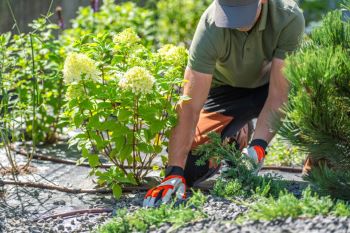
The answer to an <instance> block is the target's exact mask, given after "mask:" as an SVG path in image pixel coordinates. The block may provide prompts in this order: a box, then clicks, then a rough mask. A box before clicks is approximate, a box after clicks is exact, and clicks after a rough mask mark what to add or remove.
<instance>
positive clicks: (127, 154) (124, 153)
mask: <svg viewBox="0 0 350 233" xmlns="http://www.w3.org/2000/svg"><path fill="white" fill-rule="evenodd" d="M131 153H132V145H130V144H125V145H124V147H123V148H122V149H121V150H120V152H119V159H120V161H122V162H124V161H125V160H126V159H129V158H131Z"/></svg>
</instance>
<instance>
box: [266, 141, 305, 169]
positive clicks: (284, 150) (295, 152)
mask: <svg viewBox="0 0 350 233" xmlns="http://www.w3.org/2000/svg"><path fill="white" fill-rule="evenodd" d="M305 158H306V154H305V152H303V151H302V150H300V149H299V148H298V147H297V146H294V145H292V144H291V143H290V142H288V141H287V140H285V139H283V138H282V137H281V136H280V135H276V136H275V138H274V139H273V140H272V142H271V143H270V145H269V147H268V151H267V155H266V157H265V161H264V165H267V166H268V165H278V166H291V167H293V166H298V167H300V166H302V165H303V163H304V160H305Z"/></svg>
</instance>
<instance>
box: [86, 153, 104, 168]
mask: <svg viewBox="0 0 350 233" xmlns="http://www.w3.org/2000/svg"><path fill="white" fill-rule="evenodd" d="M82 155H83V158H87V159H88V162H89V165H90V167H93V168H94V167H97V166H98V165H100V164H101V163H100V160H99V158H98V155H96V154H90V153H89V151H88V149H86V148H83V149H82Z"/></svg>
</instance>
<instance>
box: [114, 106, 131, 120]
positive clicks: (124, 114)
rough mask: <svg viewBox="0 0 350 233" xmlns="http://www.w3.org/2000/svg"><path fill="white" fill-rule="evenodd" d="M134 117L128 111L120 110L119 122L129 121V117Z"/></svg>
mask: <svg viewBox="0 0 350 233" xmlns="http://www.w3.org/2000/svg"><path fill="white" fill-rule="evenodd" d="M131 115H132V112H130V111H128V110H126V109H120V110H119V111H118V116H117V117H118V120H119V121H127V120H128V119H129V117H130V116H131Z"/></svg>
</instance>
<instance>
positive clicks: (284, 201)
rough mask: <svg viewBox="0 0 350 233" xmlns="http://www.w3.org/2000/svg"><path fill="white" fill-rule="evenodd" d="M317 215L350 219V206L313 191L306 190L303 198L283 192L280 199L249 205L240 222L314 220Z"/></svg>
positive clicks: (264, 200)
mask: <svg viewBox="0 0 350 233" xmlns="http://www.w3.org/2000/svg"><path fill="white" fill-rule="evenodd" d="M317 215H322V216H327V215H333V216H337V217H349V216H350V205H349V204H348V203H346V202H344V201H334V200H333V199H331V198H330V197H329V196H323V197H322V196H321V197H320V196H319V195H317V194H316V193H315V192H313V191H312V190H311V188H310V187H308V188H307V189H305V190H304V191H303V193H302V196H301V198H297V197H295V195H294V194H293V193H288V192H286V191H281V193H280V194H279V196H278V198H273V197H269V198H260V199H259V201H256V202H253V203H251V204H249V207H248V211H247V213H245V214H244V215H243V216H241V218H239V219H238V222H241V223H242V222H244V221H247V220H265V221H270V220H274V219H278V218H288V217H291V218H298V217H306V218H312V217H315V216H317Z"/></svg>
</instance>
